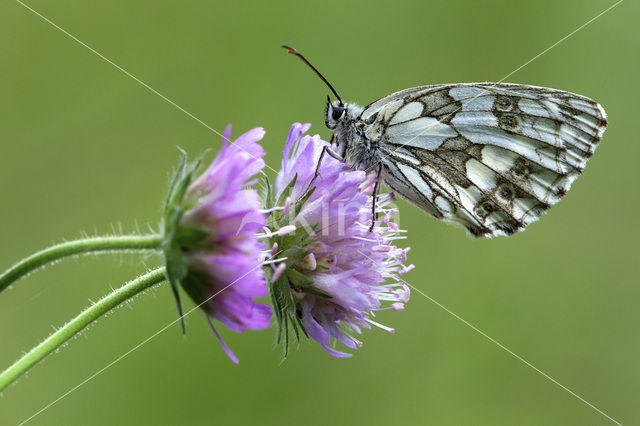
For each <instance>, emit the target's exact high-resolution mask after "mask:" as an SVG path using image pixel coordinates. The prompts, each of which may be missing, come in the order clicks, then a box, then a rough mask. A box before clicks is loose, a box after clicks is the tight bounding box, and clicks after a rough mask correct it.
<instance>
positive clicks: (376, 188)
mask: <svg viewBox="0 0 640 426" xmlns="http://www.w3.org/2000/svg"><path fill="white" fill-rule="evenodd" d="M381 173H382V163H379V164H378V173H376V183H375V185H374V186H373V200H372V202H371V227H370V228H369V232H373V228H374V227H375V226H376V204H377V201H378V192H380V174H381Z"/></svg>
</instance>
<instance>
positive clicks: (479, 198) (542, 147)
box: [361, 83, 607, 236]
mask: <svg viewBox="0 0 640 426" xmlns="http://www.w3.org/2000/svg"><path fill="white" fill-rule="evenodd" d="M361 120H363V121H364V122H365V123H368V126H367V128H366V131H365V134H366V136H367V138H368V139H370V140H373V141H378V146H379V147H380V150H381V151H382V155H383V157H382V158H383V159H382V165H383V168H382V170H383V179H384V181H385V183H386V184H387V185H388V186H389V187H390V188H391V189H392V190H394V191H395V192H397V193H398V194H399V195H401V196H402V197H404V198H406V199H408V200H409V201H411V202H413V203H414V204H416V205H417V206H418V207H420V208H422V209H423V210H425V211H426V212H428V213H430V214H432V215H433V216H435V217H437V218H439V219H443V220H445V221H449V222H455V223H458V224H461V225H463V226H464V227H465V228H466V229H467V230H468V231H469V232H470V233H471V234H473V235H475V236H495V235H511V234H513V233H515V232H517V231H520V230H522V229H524V228H525V227H526V226H527V225H528V224H529V223H531V222H533V221H535V220H537V219H538V218H539V217H540V215H542V214H543V213H544V212H545V211H546V210H547V209H548V208H549V207H550V206H552V205H553V204H555V203H556V202H557V201H558V200H559V199H560V198H562V197H563V196H564V195H565V194H566V193H567V191H568V190H569V187H570V186H571V183H572V182H573V181H574V180H575V179H576V177H577V176H578V175H579V174H580V173H581V172H582V170H583V169H584V167H585V164H586V162H587V160H588V158H589V157H591V155H592V154H593V152H594V150H595V148H596V146H597V144H598V142H599V141H600V139H601V137H602V134H603V132H604V130H605V128H606V125H607V120H606V115H605V113H604V110H603V109H602V107H601V106H600V105H599V104H598V103H596V102H594V101H593V100H591V99H589V98H586V97H584V96H580V95H576V94H573V93H569V92H564V91H560V90H553V89H546V88H541V87H535V86H526V85H517V84H499V83H477V84H451V85H436V86H423V87H417V88H414V89H407V90H404V91H402V92H398V93H394V94H392V95H389V96H387V97H386V98H382V99H380V100H378V101H375V102H374V103H372V104H371V105H369V106H368V107H367V108H365V110H364V111H363V113H362V116H361Z"/></svg>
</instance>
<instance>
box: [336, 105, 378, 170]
mask: <svg viewBox="0 0 640 426" xmlns="http://www.w3.org/2000/svg"><path fill="white" fill-rule="evenodd" d="M335 107H338V106H337V105H336V106H335ZM333 108H334V107H333V106H331V105H330V106H329V108H328V109H327V127H329V128H330V129H332V130H333V136H334V139H335V142H336V144H337V152H338V154H339V155H340V156H341V157H342V158H343V159H344V162H345V163H346V164H347V165H349V166H350V167H351V168H354V169H358V168H365V169H368V168H370V167H371V166H373V165H375V164H378V163H379V162H380V159H381V157H382V153H381V152H380V150H379V149H378V141H377V140H376V138H371V137H369V136H370V135H369V133H370V128H371V123H366V122H364V121H363V120H361V118H360V117H361V115H362V111H363V109H364V108H362V107H361V106H359V105H356V104H345V105H344V109H345V111H344V114H342V116H340V117H332V112H333Z"/></svg>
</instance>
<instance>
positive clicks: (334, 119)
mask: <svg viewBox="0 0 640 426" xmlns="http://www.w3.org/2000/svg"><path fill="white" fill-rule="evenodd" d="M346 116H347V106H346V105H345V104H343V103H342V102H341V101H335V102H331V99H329V97H328V96H327V108H326V109H325V116H324V122H325V124H326V125H327V127H328V128H329V129H331V130H335V128H336V127H337V126H338V124H339V123H340V122H342V121H343V120H344V118H345V117H346Z"/></svg>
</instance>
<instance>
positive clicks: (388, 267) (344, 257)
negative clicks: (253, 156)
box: [272, 123, 410, 357]
mask: <svg viewBox="0 0 640 426" xmlns="http://www.w3.org/2000/svg"><path fill="white" fill-rule="evenodd" d="M309 127H310V125H308V124H306V125H301V124H298V123H296V124H294V125H293V126H292V127H291V130H290V132H289V137H288V138H287V143H286V146H285V150H284V157H283V160H282V170H281V171H280V173H279V174H278V177H277V180H276V185H275V186H276V196H277V197H279V198H280V199H283V198H284V199H285V200H286V201H285V203H284V204H285V205H284V211H283V212H282V215H281V216H279V219H278V222H279V224H280V225H282V224H285V223H286V224H287V225H295V226H296V227H297V231H296V232H295V233H293V234H291V235H287V236H285V237H280V238H275V239H274V241H275V242H276V243H277V244H278V248H279V250H281V251H282V253H283V254H286V256H287V265H288V268H287V270H286V271H285V272H283V273H282V275H281V276H280V278H279V279H278V280H277V281H275V282H274V284H273V285H272V289H273V290H275V296H274V301H275V302H276V303H275V306H274V308H275V309H276V314H278V318H279V319H282V318H284V317H286V316H287V315H286V314H287V312H286V311H287V310H289V313H290V314H291V315H288V319H286V321H285V325H286V323H292V324H293V325H294V328H295V327H296V321H295V318H297V319H298V321H297V325H298V326H301V327H302V329H303V331H304V332H305V333H306V334H307V335H308V336H309V337H311V338H312V339H313V340H315V341H317V342H318V343H320V345H322V347H323V348H324V349H325V350H327V352H329V353H330V354H331V355H333V356H335V357H348V356H351V355H350V354H348V353H345V352H343V351H340V350H337V349H335V348H334V347H335V343H336V341H340V342H342V343H343V344H344V345H345V346H347V347H348V348H351V349H357V348H358V347H360V346H361V345H362V343H361V342H360V341H359V340H358V339H357V338H356V337H355V334H360V333H361V332H362V329H363V328H371V325H376V326H379V327H381V328H383V329H386V330H388V331H391V332H393V329H391V328H388V327H385V326H383V325H381V324H378V323H377V322H375V321H373V319H372V317H373V316H374V312H375V311H380V310H383V309H393V310H400V309H403V307H404V302H406V301H407V300H408V299H409V289H408V287H407V286H406V285H405V284H404V283H403V282H402V281H401V280H400V278H399V275H400V274H402V273H404V272H406V271H408V270H409V269H410V267H405V266H404V262H405V261H406V253H407V251H408V249H400V248H398V247H396V246H395V245H394V241H395V240H397V239H399V238H402V237H401V236H400V235H399V234H400V233H401V232H403V231H401V230H399V229H398V226H397V225H396V224H395V223H393V222H391V218H392V215H393V213H394V210H393V209H391V208H390V207H389V204H390V202H391V201H393V196H392V195H390V194H382V195H380V196H378V199H377V205H376V207H377V211H378V212H381V213H382V214H383V215H384V218H383V219H382V220H380V221H378V220H376V222H375V225H374V227H373V230H372V231H371V232H369V228H370V225H371V220H372V219H374V218H372V212H371V210H372V209H371V208H372V202H373V197H372V196H371V195H370V194H371V192H372V188H373V179H372V178H373V177H370V178H367V175H366V173H365V172H364V171H348V168H347V166H345V165H344V164H342V163H341V162H339V161H337V160H335V159H334V158H332V157H330V156H326V155H325V156H324V158H323V161H322V165H321V167H320V175H319V176H318V178H317V179H316V180H315V181H314V183H313V186H314V187H315V189H314V190H313V192H312V193H311V195H309V194H308V193H306V195H305V191H306V190H307V187H308V186H309V184H310V182H311V181H312V179H313V176H314V174H315V169H316V165H317V162H318V160H319V157H320V153H321V151H322V148H323V147H324V146H325V145H326V142H324V141H322V140H321V139H320V137H319V136H317V135H316V136H313V137H311V136H303V134H304V133H305V132H306V131H307V130H308V129H309ZM292 200H293V201H292ZM295 200H300V201H299V202H296V201H295ZM387 281H389V282H387ZM287 291H288V292H289V293H290V294H291V298H290V299H289V300H288V301H287V295H286V294H284V295H283V293H285V292H287ZM382 302H391V306H389V307H384V306H383V304H382ZM291 305H293V306H294V308H292V307H291ZM279 311H280V312H279ZM283 311H284V312H283ZM292 316H293V317H294V318H291V317H292Z"/></svg>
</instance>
